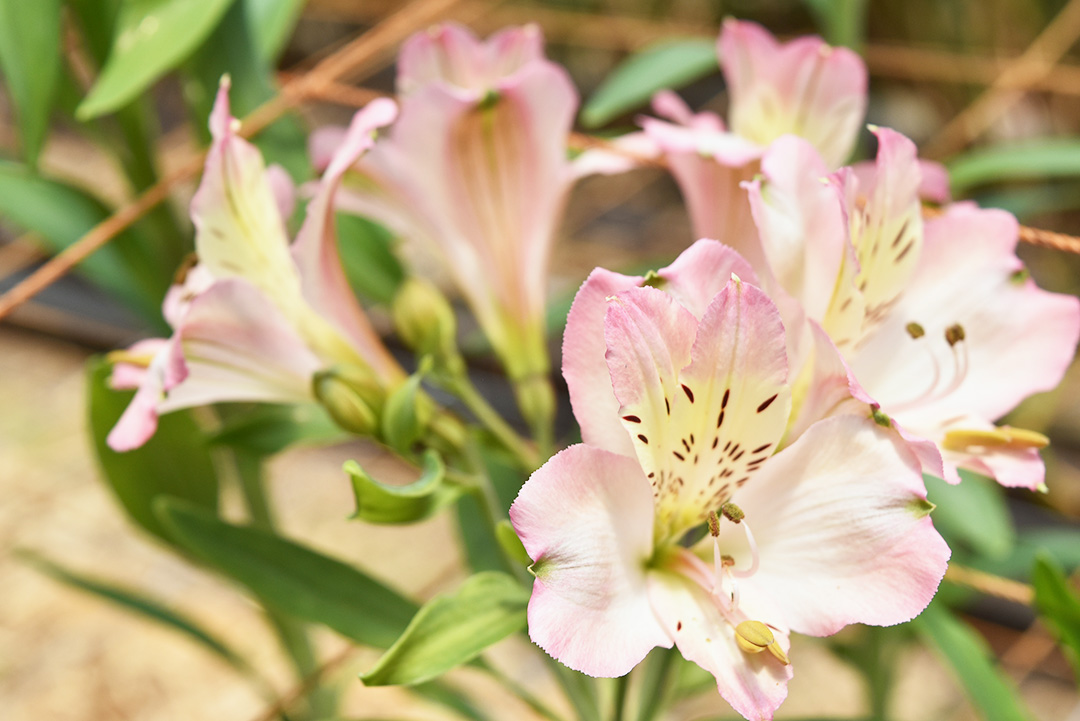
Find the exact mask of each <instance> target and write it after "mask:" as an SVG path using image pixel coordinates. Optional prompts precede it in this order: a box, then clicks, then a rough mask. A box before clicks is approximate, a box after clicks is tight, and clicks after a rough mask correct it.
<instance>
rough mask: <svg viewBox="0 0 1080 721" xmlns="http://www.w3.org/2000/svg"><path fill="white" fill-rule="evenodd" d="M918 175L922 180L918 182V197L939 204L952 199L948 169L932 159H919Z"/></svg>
mask: <svg viewBox="0 0 1080 721" xmlns="http://www.w3.org/2000/svg"><path fill="white" fill-rule="evenodd" d="M919 175H921V176H922V182H921V183H920V184H919V197H920V198H922V199H923V200H928V201H930V202H931V203H938V204H940V205H944V204H945V203H948V202H949V201H950V200H952V191H951V190H950V186H949V171H948V170H946V169H945V166H944V165H942V164H941V163H935V162H934V161H932V160H920V161H919Z"/></svg>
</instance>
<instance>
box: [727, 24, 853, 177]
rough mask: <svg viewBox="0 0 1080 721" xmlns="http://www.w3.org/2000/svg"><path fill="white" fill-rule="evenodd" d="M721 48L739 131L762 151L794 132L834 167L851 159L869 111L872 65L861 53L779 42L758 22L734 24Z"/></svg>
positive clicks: (811, 42)
mask: <svg viewBox="0 0 1080 721" xmlns="http://www.w3.org/2000/svg"><path fill="white" fill-rule="evenodd" d="M717 49H718V52H719V55H720V64H721V66H722V67H723V70H724V78H725V79H726V80H727V85H728V92H729V93H730V96H731V98H730V106H731V110H730V112H729V119H730V125H731V130H732V131H733V132H735V133H738V134H739V135H742V136H743V137H746V138H749V139H750V140H753V141H754V142H756V143H758V144H760V145H768V144H769V143H770V142H772V141H773V140H775V139H776V138H779V137H780V136H781V135H784V134H786V133H794V134H795V135H799V136H801V137H804V138H806V139H807V140H809V141H810V142H811V143H813V144H814V146H815V147H816V148H817V149H818V151H819V152H820V153H821V155H822V157H824V158H825V161H826V163H827V164H828V165H829V167H832V168H835V167H837V166H839V165H841V164H842V163H843V162H844V161H845V160H846V159H847V156H848V154H849V153H850V152H851V149H852V147H854V144H855V139H856V136H857V134H858V130H859V125H860V123H861V122H862V117H863V113H864V112H865V111H866V97H867V96H866V66H865V65H864V64H863V62H862V59H861V58H860V57H859V56H858V55H857V54H856V53H854V52H852V51H851V50H848V49H847V48H832V47H829V46H828V45H826V44H825V43H824V42H823V41H822V40H821V39H820V38H815V37H802V38H798V39H796V40H793V41H792V42H789V43H784V44H781V43H778V42H777V41H776V39H775V38H774V37H773V36H772V35H770V34H769V32H768V31H767V30H765V29H764V28H763V27H761V26H760V25H757V24H756V23H751V22H745V21H739V20H730V19H729V20H726V21H725V22H724V28H723V30H722V31H721V33H720V39H719V42H718V46H717Z"/></svg>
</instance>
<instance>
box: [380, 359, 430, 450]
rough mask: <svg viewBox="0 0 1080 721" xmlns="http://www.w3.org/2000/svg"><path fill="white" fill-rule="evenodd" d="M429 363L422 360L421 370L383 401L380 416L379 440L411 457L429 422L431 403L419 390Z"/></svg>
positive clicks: (427, 360)
mask: <svg viewBox="0 0 1080 721" xmlns="http://www.w3.org/2000/svg"><path fill="white" fill-rule="evenodd" d="M430 367H431V359H430V358H429V357H427V356H425V357H424V358H423V359H422V360H421V361H420V367H419V368H418V369H417V370H416V372H415V373H413V374H412V375H411V376H409V377H408V378H407V379H406V380H405V382H403V383H402V384H401V385H399V386H398V387H397V388H395V389H394V390H393V392H392V393H390V395H389V396H387V398H386V405H385V406H384V408H383V415H382V437H383V440H385V441H386V444H387V445H388V446H390V447H391V448H394V449H396V450H399V451H401V452H402V453H411V452H412V450H413V446H414V445H415V444H416V442H417V441H418V440H420V439H421V438H422V437H423V435H424V432H425V430H427V425H428V423H429V422H430V420H431V410H432V408H431V401H430V399H429V398H428V397H427V395H426V394H424V392H423V391H422V389H421V388H420V381H421V380H423V377H424V376H425V375H427V373H428V370H429V369H430Z"/></svg>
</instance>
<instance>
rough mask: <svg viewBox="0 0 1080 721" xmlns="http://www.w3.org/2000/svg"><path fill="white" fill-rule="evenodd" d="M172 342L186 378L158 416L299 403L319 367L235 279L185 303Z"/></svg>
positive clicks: (265, 304)
mask: <svg viewBox="0 0 1080 721" xmlns="http://www.w3.org/2000/svg"><path fill="white" fill-rule="evenodd" d="M176 342H177V343H178V344H179V347H180V348H181V349H182V352H183V361H184V363H185V366H186V368H187V377H186V378H184V380H183V382H181V383H179V384H177V385H176V386H175V387H173V388H169V389H167V390H168V393H167V395H166V397H165V398H164V400H162V401H161V402H160V403H159V404H158V411H159V412H161V413H164V412H167V411H170V410H176V409H178V408H189V407H192V406H200V405H206V404H208V403H217V402H222V401H266V402H280V403H290V402H303V401H310V400H311V399H312V391H311V377H312V375H313V374H314V373H315V372H316V371H318V370H320V369H321V368H323V367H325V364H324V362H323V361H321V360H320V359H319V358H318V357H317V356H316V355H315V354H314V353H312V352H311V351H310V350H309V349H308V347H307V345H306V344H305V343H304V341H303V340H302V339H301V338H300V336H299V335H298V334H297V332H296V331H295V330H294V329H293V328H292V326H291V324H290V323H289V322H288V321H287V320H286V319H285V317H284V316H283V315H282V314H281V312H280V311H279V310H278V309H277V308H276V307H275V306H274V304H273V303H271V302H270V301H269V300H268V299H267V298H266V296H265V295H264V294H263V293H262V292H261V291H259V290H258V289H257V288H255V287H254V286H252V285H250V284H249V283H247V282H245V281H243V280H241V279H227V280H222V281H218V282H217V283H215V284H214V285H213V286H212V287H211V288H210V289H209V290H207V291H206V292H204V293H203V294H202V295H200V296H198V297H197V298H195V299H194V300H192V301H191V305H190V307H189V308H188V312H187V314H186V315H185V316H184V322H183V324H182V325H181V327H180V328H178V329H177V334H176Z"/></svg>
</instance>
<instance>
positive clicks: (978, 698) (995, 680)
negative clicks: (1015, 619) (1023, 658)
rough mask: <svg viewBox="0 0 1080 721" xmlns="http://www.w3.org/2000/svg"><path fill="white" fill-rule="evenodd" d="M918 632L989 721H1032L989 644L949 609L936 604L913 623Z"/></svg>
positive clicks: (931, 605)
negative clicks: (995, 662) (994, 658)
mask: <svg viewBox="0 0 1080 721" xmlns="http://www.w3.org/2000/svg"><path fill="white" fill-rule="evenodd" d="M914 623H915V627H916V630H917V631H918V632H919V634H920V635H921V636H922V637H923V639H924V640H925V641H926V642H927V643H928V644H929V645H930V646H932V647H933V648H934V649H935V650H936V651H937V652H938V654H939V655H940V656H941V657H942V658H943V659H944V660H945V662H946V663H947V664H948V665H949V667H950V668H952V670H953V672H954V673H955V674H956V678H957V680H959V681H960V685H961V686H962V687H963V688H964V691H965V692H966V693H967V696H968V698H969V699H970V700H971V702H972V703H973V704H974V705H975V707H976V708H977V709H978V710H979V711H980V712H981V715H982V717H983V718H984V719H986V721H1029V720H1030V718H1031V716H1030V714H1029V713H1028V712H1027V710H1026V709H1025V708H1024V706H1023V704H1022V703H1021V701H1020V699H1019V698H1018V696H1017V695H1016V692H1015V691H1014V689H1013V687H1012V682H1011V681H1009V679H1008V678H1007V677H1006V676H1005V675H1004V674H1003V673H1002V672H1001V670H1000V669H998V668H997V666H995V665H994V663H993V661H992V660H991V659H992V655H991V653H990V650H989V648H988V647H987V645H986V641H985V640H984V639H983V638H982V637H981V636H979V634H978V633H976V632H975V631H974V630H972V628H971V627H970V626H968V625H967V624H966V623H964V622H963V621H961V620H960V619H958V618H956V617H955V616H954V615H953V614H952V613H951V612H950V611H949V609H948V608H946V607H945V606H943V605H941V604H940V603H938V602H933V603H931V604H930V606H929V607H928V608H927V609H926V610H925V611H923V613H922V615H921V616H919V617H918V618H917V619H915V621H914Z"/></svg>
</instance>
